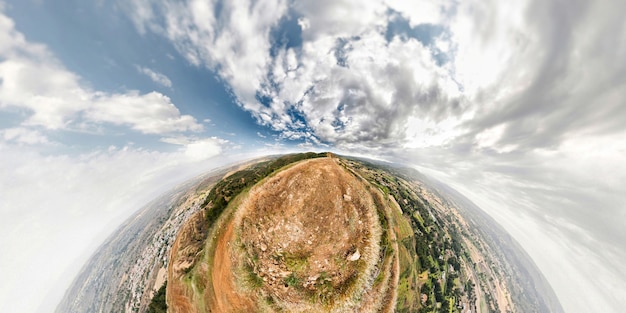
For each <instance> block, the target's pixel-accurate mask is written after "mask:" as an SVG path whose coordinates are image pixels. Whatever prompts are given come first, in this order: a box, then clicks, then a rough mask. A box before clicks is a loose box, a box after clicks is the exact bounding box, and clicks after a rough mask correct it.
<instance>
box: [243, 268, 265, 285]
mask: <svg viewBox="0 0 626 313" xmlns="http://www.w3.org/2000/svg"><path fill="white" fill-rule="evenodd" d="M245 271H246V273H245V283H246V285H248V287H250V288H252V289H258V288H261V287H262V286H263V278H261V276H259V275H258V274H257V273H256V272H255V271H254V269H253V268H252V266H250V265H246V266H245Z"/></svg>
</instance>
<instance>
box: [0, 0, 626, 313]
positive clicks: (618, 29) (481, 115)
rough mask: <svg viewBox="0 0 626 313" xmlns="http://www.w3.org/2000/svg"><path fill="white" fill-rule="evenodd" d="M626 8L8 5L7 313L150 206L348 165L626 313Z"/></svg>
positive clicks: (148, 1) (2, 110) (2, 22)
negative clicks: (419, 176)
mask: <svg viewBox="0 0 626 313" xmlns="http://www.w3.org/2000/svg"><path fill="white" fill-rule="evenodd" d="M624 12H626V2H623V1H619V0H599V1H585V0H570V1H562V0H535V1H530V0H524V1H505V2H503V1H492V0H481V1H477V0H465V1H447V0H430V1H404V0H384V1H374V0H371V1H348V0H332V1H331V0H316V1H285V0H256V1H248V0H233V1H210V0H198V1H178V0H123V1H122V0H119V1H118V0H99V1H79V0H58V1H45V0H20V1H18V0H14V1H2V0H0V214H1V218H0V251H2V253H1V254H0V276H1V277H2V279H0V310H1V311H3V312H50V311H51V310H52V308H54V307H55V306H56V303H58V301H59V300H60V298H61V296H62V295H63V292H64V290H65V288H67V286H68V285H69V283H70V282H71V280H72V279H73V278H74V275H75V274H76V273H77V272H78V269H79V268H80V266H81V265H82V263H83V262H84V261H85V260H86V259H87V258H88V257H89V256H90V254H91V253H92V252H93V251H94V249H96V248H97V246H98V245H99V244H100V243H101V242H102V241H103V240H104V238H106V236H107V235H109V234H110V233H111V232H112V231H113V230H114V229H115V227H116V226H117V225H119V224H120V223H121V222H122V221H123V220H124V219H125V218H127V217H128V216H129V215H130V214H132V213H133V212H134V211H135V210H137V209H138V208H139V207H140V206H141V205H142V204H144V203H146V202H147V201H149V200H150V199H152V198H154V197H155V196H157V195H158V194H160V193H162V192H164V191H165V190H167V189H169V188H171V187H172V186H174V185H175V184H177V183H180V182H182V181H184V180H185V179H188V178H190V177H193V176H194V175H197V174H200V173H202V172H204V171H206V170H208V169H211V168H215V167H217V166H220V165H223V164H227V163H229V162H232V161H235V160H240V159H244V158H246V157H251V156H254V155H261V154H267V153H278V152H286V151H299V150H315V151H325V150H331V151H336V152H341V153H347V154H357V155H366V156H371V157H376V158H382V159H387V160H391V161H396V162H402V163H405V164H409V165H412V166H415V167H416V168H418V169H420V170H422V171H423V172H425V173H427V174H429V175H431V176H434V177H435V178H438V179H440V180H442V181H443V182H445V183H448V184H449V185H451V186H453V187H455V188H456V189H458V190H459V191H461V192H462V193H463V194H465V195H466V196H467V197H469V198H470V199H471V200H473V201H474V202H475V203H476V204H478V205H479V206H480V207H481V208H482V209H483V210H485V211H486V212H487V213H488V214H490V215H491V216H493V217H494V218H495V219H496V221H498V222H499V223H501V224H502V225H503V226H504V227H505V228H506V229H507V230H508V231H509V232H510V233H511V235H513V236H514V238H516V239H517V240H518V241H519V242H520V244H521V245H522V246H523V247H524V249H525V250H526V251H527V252H528V253H529V254H530V255H531V257H532V258H533V260H534V261H535V262H536V264H537V265H538V266H539V268H540V269H541V271H542V272H543V274H544V275H545V276H546V278H547V279H548V281H549V282H550V284H551V285H552V287H553V288H554V290H555V292H556V294H557V296H558V298H559V300H560V301H561V303H562V305H563V308H564V309H565V311H566V312H621V311H623V308H624V307H626V267H624V266H623V264H622V261H623V260H626V227H625V226H626V222H625V221H626V200H625V199H626V196H625V195H626V19H625V18H624Z"/></svg>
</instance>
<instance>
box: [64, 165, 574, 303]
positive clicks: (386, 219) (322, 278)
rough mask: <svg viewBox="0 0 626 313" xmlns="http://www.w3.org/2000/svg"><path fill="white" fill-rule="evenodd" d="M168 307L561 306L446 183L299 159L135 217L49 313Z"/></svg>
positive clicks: (207, 183) (209, 182)
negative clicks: (54, 312) (54, 309)
mask: <svg viewBox="0 0 626 313" xmlns="http://www.w3.org/2000/svg"><path fill="white" fill-rule="evenodd" d="M151 298H152V300H151V301H150V299H151ZM166 311H167V312H391V311H395V312H447V313H452V312H457V313H467V312H489V313H491V312H500V313H507V312H562V311H563V310H562V308H561V307H560V304H559V303H558V300H556V297H555V296H554V293H553V291H552V290H551V288H550V286H549V285H547V284H546V283H545V279H544V278H543V277H542V275H541V274H540V272H539V271H538V270H537V268H536V267H535V266H534V264H533V263H532V261H531V260H530V258H529V257H528V255H526V254H525V253H524V252H523V250H521V249H520V248H519V246H518V245H517V244H516V243H515V242H514V241H513V240H512V239H511V238H510V236H508V235H507V234H506V232H505V231H504V230H502V229H501V228H500V227H499V226H498V225H496V224H495V222H493V220H491V219H489V218H488V216H486V215H485V214H484V213H482V211H481V210H480V209H478V208H476V207H475V206H474V205H473V204H471V203H470V202H469V201H468V200H467V199H465V198H463V197H462V196H460V195H459V194H457V193H455V192H454V191H453V190H451V189H450V188H449V187H447V186H445V185H442V184H439V183H437V182H434V181H431V180H429V179H428V178H426V177H424V176H423V175H421V174H419V173H418V172H416V171H414V170H410V169H405V168H398V167H393V166H389V165H380V164H375V163H369V162H367V161H364V160H357V159H351V158H344V157H338V156H336V155H332V154H327V153H323V154H316V153H306V154H292V155H285V156H280V157H266V158H264V159H261V160H256V161H253V162H249V163H246V164H241V165H237V166H236V167H233V168H224V169H221V170H219V171H217V172H213V173H212V174H209V175H207V176H204V177H201V178H199V179H197V180H195V181H192V182H190V183H188V184H186V185H182V186H180V188H178V189H177V190H176V191H175V192H173V193H171V194H169V195H167V196H166V197H164V198H162V199H161V200H159V201H155V202H154V203H153V204H152V205H150V206H148V207H146V208H145V209H144V210H140V211H139V212H138V213H137V214H136V215H135V216H133V217H132V218H131V219H129V221H128V222H127V223H125V224H124V225H123V226H122V227H121V228H120V229H119V230H118V231H117V232H116V233H115V234H114V235H113V236H112V237H111V238H110V239H109V240H107V243H105V244H104V245H103V247H101V248H100V249H99V250H98V253H97V254H96V255H94V256H93V257H92V259H91V260H90V262H89V263H88V264H87V265H86V266H85V267H84V268H83V270H82V271H81V275H80V276H79V277H77V278H76V280H75V282H74V283H73V285H72V288H71V289H69V290H68V292H67V293H66V296H65V297H64V300H63V302H62V303H61V304H60V305H59V306H58V307H57V309H56V312H129V313H130V312H166Z"/></svg>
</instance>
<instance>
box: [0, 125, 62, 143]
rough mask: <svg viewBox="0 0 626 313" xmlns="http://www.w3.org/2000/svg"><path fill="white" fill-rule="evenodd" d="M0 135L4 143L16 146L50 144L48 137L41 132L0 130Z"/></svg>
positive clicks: (13, 129)
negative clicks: (11, 143) (16, 144)
mask: <svg viewBox="0 0 626 313" xmlns="http://www.w3.org/2000/svg"><path fill="white" fill-rule="evenodd" d="M0 135H2V137H3V139H4V141H6V142H14V143H18V144H28V145H35V144H48V143H50V141H49V140H48V137H46V136H45V135H43V134H42V133H41V132H39V131H37V130H33V129H28V128H24V127H15V128H6V129H1V130H0Z"/></svg>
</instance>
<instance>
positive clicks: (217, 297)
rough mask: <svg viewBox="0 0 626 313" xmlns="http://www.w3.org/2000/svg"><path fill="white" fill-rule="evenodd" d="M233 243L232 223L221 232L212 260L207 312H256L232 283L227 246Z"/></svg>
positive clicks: (207, 294) (247, 299)
mask: <svg viewBox="0 0 626 313" xmlns="http://www.w3.org/2000/svg"><path fill="white" fill-rule="evenodd" d="M232 241H233V221H230V222H229V223H228V225H227V226H226V228H225V230H224V231H223V232H221V234H220V235H219V238H218V240H217V244H216V247H215V258H214V259H213V269H212V271H211V273H212V281H211V284H212V287H213V288H207V292H206V294H205V298H206V299H208V300H209V301H208V307H209V312H256V311H257V310H256V309H255V306H254V303H253V302H252V301H251V300H250V298H249V297H248V296H247V295H246V294H245V293H243V292H238V291H237V289H236V288H235V285H234V283H233V280H234V277H233V270H232V263H231V254H230V251H231V250H230V249H229V245H230V243H231V242H232Z"/></svg>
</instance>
